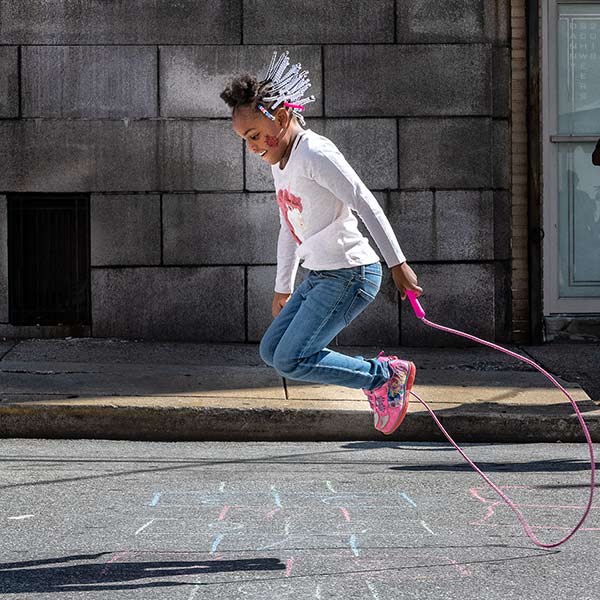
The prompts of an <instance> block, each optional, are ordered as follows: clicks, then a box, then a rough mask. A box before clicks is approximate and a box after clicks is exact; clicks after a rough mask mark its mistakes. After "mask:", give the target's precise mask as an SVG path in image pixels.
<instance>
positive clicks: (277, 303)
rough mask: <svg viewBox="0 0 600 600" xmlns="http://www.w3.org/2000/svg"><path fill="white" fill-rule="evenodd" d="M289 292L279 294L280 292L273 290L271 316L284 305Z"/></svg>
mask: <svg viewBox="0 0 600 600" xmlns="http://www.w3.org/2000/svg"><path fill="white" fill-rule="evenodd" d="M290 296H291V294H281V293H280V292H275V295H274V296H273V306H272V307H271V314H272V315H273V318H275V317H276V316H277V315H278V314H279V313H280V312H281V309H282V308H283V307H284V306H285V305H286V303H287V301H288V300H289V298H290Z"/></svg>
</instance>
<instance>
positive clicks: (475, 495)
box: [469, 488, 489, 504]
mask: <svg viewBox="0 0 600 600" xmlns="http://www.w3.org/2000/svg"><path fill="white" fill-rule="evenodd" d="M469 491H470V492H471V496H473V498H477V500H480V501H481V502H483V503H484V504H487V502H489V500H486V499H485V498H482V497H481V496H480V495H479V493H478V492H477V488H471V489H470V490H469Z"/></svg>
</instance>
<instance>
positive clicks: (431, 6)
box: [397, 0, 509, 44]
mask: <svg viewBox="0 0 600 600" xmlns="http://www.w3.org/2000/svg"><path fill="white" fill-rule="evenodd" d="M508 4H509V2H508V0H450V1H446V2H439V0H402V2H399V3H398V11H397V22H398V26H397V27H398V43H401V44H423V43H429V44H431V43H435V44H440V43H457V42H495V43H503V42H505V41H506V23H504V22H503V20H506V16H507V12H508V9H509V7H508Z"/></svg>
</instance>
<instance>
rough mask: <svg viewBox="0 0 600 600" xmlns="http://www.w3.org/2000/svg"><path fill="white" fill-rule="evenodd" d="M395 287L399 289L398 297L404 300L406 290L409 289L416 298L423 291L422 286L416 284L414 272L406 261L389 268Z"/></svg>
mask: <svg viewBox="0 0 600 600" xmlns="http://www.w3.org/2000/svg"><path fill="white" fill-rule="evenodd" d="M390 270H391V271H392V278H393V279H394V283H395V284H396V287H397V288H398V289H399V290H400V298H402V300H406V290H411V291H413V292H414V293H415V296H416V297H417V298H418V297H419V296H420V295H421V294H422V293H423V288H422V287H420V286H419V285H418V282H417V275H416V273H415V272H414V271H413V270H412V269H411V268H410V267H409V266H408V263H407V262H403V263H402V264H401V265H396V266H394V267H392V268H391V269H390Z"/></svg>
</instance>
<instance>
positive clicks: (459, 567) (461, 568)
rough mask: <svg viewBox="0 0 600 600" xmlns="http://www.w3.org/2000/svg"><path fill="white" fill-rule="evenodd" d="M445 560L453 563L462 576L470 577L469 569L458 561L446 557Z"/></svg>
mask: <svg viewBox="0 0 600 600" xmlns="http://www.w3.org/2000/svg"><path fill="white" fill-rule="evenodd" d="M446 560H447V561H448V562H449V563H450V564H451V565H453V566H454V567H455V568H456V570H457V571H458V572H459V573H460V574H461V575H462V576H463V577H471V571H469V569H467V568H466V567H464V566H463V565H461V564H460V563H459V562H457V561H455V560H454V559H453V558H446Z"/></svg>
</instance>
